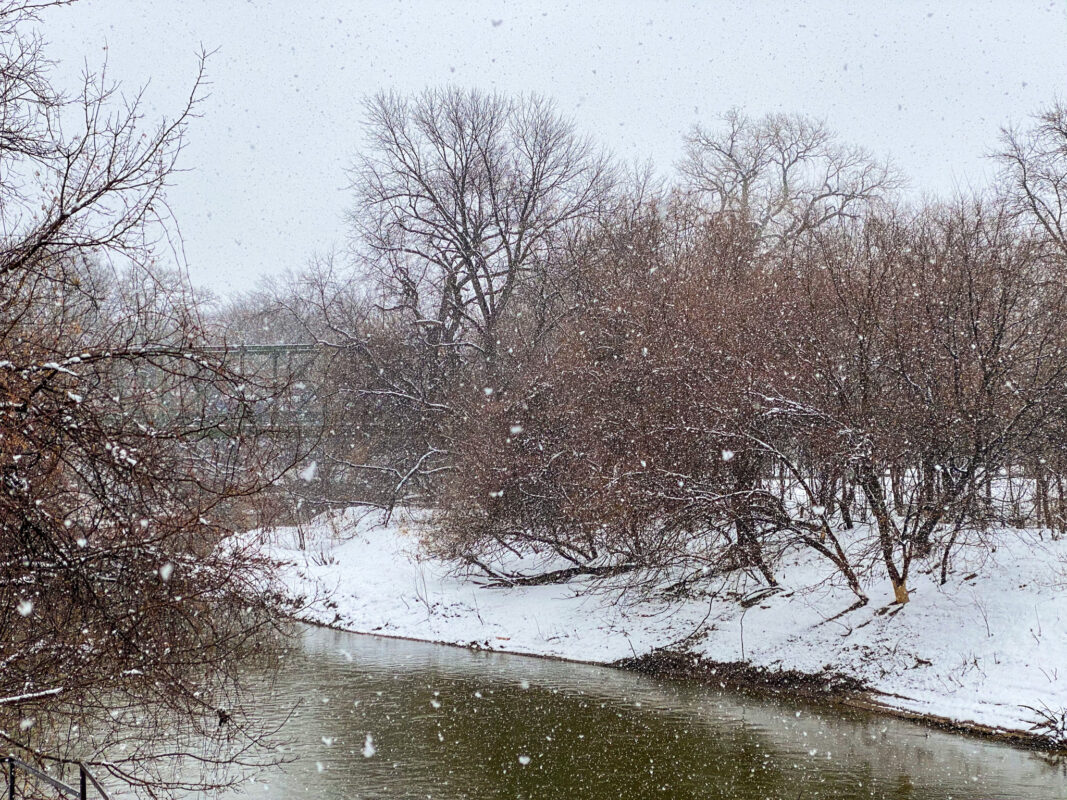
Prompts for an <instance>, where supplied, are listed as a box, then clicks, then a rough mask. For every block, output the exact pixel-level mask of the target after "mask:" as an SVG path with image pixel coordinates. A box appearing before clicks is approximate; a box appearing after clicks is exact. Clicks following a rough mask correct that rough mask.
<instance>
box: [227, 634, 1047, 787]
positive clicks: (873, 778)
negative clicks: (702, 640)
mask: <svg viewBox="0 0 1067 800" xmlns="http://www.w3.org/2000/svg"><path fill="white" fill-rule="evenodd" d="M301 644H302V647H301V648H299V649H297V650H296V651H294V652H292V653H291V654H290V655H289V656H287V658H286V667H285V668H284V669H283V671H282V674H281V676H280V678H279V680H278V682H277V684H276V685H275V689H274V692H273V694H272V695H271V697H270V701H269V702H268V703H266V705H267V706H269V708H265V709H264V712H265V713H268V714H271V715H273V716H275V717H277V718H278V719H281V718H282V717H283V716H284V715H285V714H287V713H289V712H290V711H291V710H292V706H293V704H294V703H297V702H299V706H298V708H297V710H296V713H295V715H294V716H293V718H292V719H291V720H290V721H289V723H288V724H287V726H286V728H285V733H286V735H287V737H288V738H289V740H290V742H291V744H290V745H289V747H288V748H287V749H288V750H289V753H288V755H289V756H290V757H291V758H292V759H293V760H292V762H291V763H290V764H288V765H287V766H286V767H285V768H284V770H279V771H278V772H276V773H274V774H271V775H268V776H260V778H259V781H258V782H256V783H252V782H248V783H246V784H244V785H243V796H246V797H250V798H263V799H264V800H273V798H292V797H314V798H323V799H324V800H333V799H334V798H337V799H338V800H340V799H341V798H344V800H353V799H354V798H372V797H411V798H416V797H417V798H427V797H429V798H442V800H443V799H444V798H468V797H469V798H485V797H508V798H610V799H611V800H628V799H629V798H649V797H670V798H690V797H692V798H729V800H743V799H746V800H747V798H761V799H762V798H775V799H777V798H788V799H789V800H798V799H803V800H813V799H814V798H865V799H866V800H869V799H870V798H923V800H934V799H935V798H945V800H948V798H954V799H955V800H964V799H965V798H1027V800H1043V798H1056V799H1057V800H1062V798H1064V797H1067V794H1065V790H1064V786H1065V785H1067V776H1065V773H1064V769H1063V767H1062V766H1055V765H1053V764H1051V763H1049V761H1048V760H1047V759H1046V758H1045V757H1043V756H1041V755H1038V754H1034V753H1029V752H1027V751H1024V750H1019V749H1015V748H1010V747H1006V746H1003V745H998V744H993V743H987V742H982V741H978V740H973V739H968V738H964V737H961V736H957V735H952V734H946V733H940V732H937V731H931V730H928V729H926V728H923V727H921V726H918V725H913V724H910V723H906V722H901V721H896V720H890V719H885V718H881V717H878V716H875V715H869V714H862V713H854V714H853V713H848V714H843V713H842V712H840V711H839V710H830V709H821V708H815V707H812V706H810V705H805V704H802V703H795V702H789V701H772V700H762V699H752V698H749V697H741V696H738V695H734V694H730V693H727V692H720V691H716V690H714V689H712V688H708V687H705V686H699V685H694V684H689V683H681V682H674V681H660V680H655V679H652V678H647V677H644V676H640V675H636V674H633V673H628V672H622V671H619V670H612V669H607V668H602V667H594V666H587V665H582V664H569V663H562V662H555V661H548V660H543V659H536V658H524V657H520V656H507V655H501V654H496V653H484V652H471V651H467V650H462V649H458V648H452V647H443V646H439V645H430V644H422V643H416V642H405V641H396V640H389V639H379V638H374V637H367V636H357V635H354V634H346V633H340V632H337V631H330V630H325V629H317V628H306V629H304V630H303V631H302V634H301ZM368 736H369V737H370V739H368ZM371 753H373V754H372V755H371Z"/></svg>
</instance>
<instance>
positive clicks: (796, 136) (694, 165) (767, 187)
mask: <svg viewBox="0 0 1067 800" xmlns="http://www.w3.org/2000/svg"><path fill="white" fill-rule="evenodd" d="M679 169H680V171H681V173H682V175H683V178H684V187H685V189H686V190H687V191H689V192H690V193H691V194H692V195H693V196H694V197H695V198H696V199H697V202H698V203H699V204H700V205H702V206H703V207H704V208H705V209H706V210H707V211H709V212H711V213H715V214H726V213H729V214H735V215H740V216H741V217H742V218H743V219H744V220H746V222H748V224H750V225H752V226H753V228H754V229H755V231H756V232H757V234H758V236H759V238H760V239H761V240H762V241H763V243H764V245H765V247H767V248H769V249H774V248H780V247H787V246H789V245H790V244H791V243H793V242H795V240H796V238H797V237H799V236H801V235H802V234H804V233H806V232H808V231H811V230H813V229H815V228H818V227H819V226H821V225H824V224H826V223H827V222H830V221H832V220H835V219H841V218H853V219H854V218H858V217H861V216H863V215H864V214H865V213H867V212H869V211H870V210H871V209H872V208H873V207H875V206H877V205H878V204H879V203H881V202H882V201H884V200H885V199H886V198H887V197H888V196H889V195H891V194H892V192H893V191H894V190H895V189H896V188H897V187H899V186H900V184H901V180H900V178H899V176H898V175H897V173H896V171H895V170H894V169H893V168H892V167H891V166H889V165H888V164H887V163H885V162H882V161H879V160H877V159H875V158H874V157H873V156H872V155H871V154H870V153H868V152H867V151H866V150H863V149H862V148H859V147H853V146H849V145H845V144H842V143H841V142H839V141H838V140H837V139H836V137H835V136H834V135H833V133H832V132H831V131H830V130H829V129H828V128H827V127H826V125H825V124H824V123H822V122H820V121H818V120H814V119H811V118H809V117H805V116H801V115H798V114H768V115H766V116H764V117H762V118H760V119H753V118H751V117H749V116H747V115H746V114H744V113H743V112H741V111H739V110H737V109H734V110H731V111H729V112H727V113H726V114H725V115H724V116H723V118H722V127H721V128H720V129H715V130H709V129H707V128H704V127H702V126H699V125H698V126H696V127H694V128H693V130H692V131H691V132H690V134H689V135H688V136H687V137H686V142H685V156H684V158H683V159H682V162H681V163H680V165H679Z"/></svg>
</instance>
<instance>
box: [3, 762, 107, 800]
mask: <svg viewBox="0 0 1067 800" xmlns="http://www.w3.org/2000/svg"><path fill="white" fill-rule="evenodd" d="M3 761H4V763H5V764H7V800H15V770H16V769H21V770H22V771H23V772H25V773H26V774H27V775H32V776H33V777H34V778H37V779H38V780H40V781H44V782H45V783H47V784H48V785H49V786H51V787H52V788H53V789H58V790H59V791H60V792H62V793H63V794H65V795H68V796H70V797H77V798H78V800H88V797H89V794H88V789H89V784H92V786H93V788H94V789H96V791H97V793H98V794H99V795H100V797H102V798H103V800H111V798H110V797H108V794H107V792H105V791H104V787H103V786H101V785H100V782H99V781H98V780H97V779H96V778H94V777H93V774H92V773H91V772H89V768H88V767H86V766H85V765H84V764H82V763H79V764H78V788H77V789H75V788H74V787H73V786H71V785H69V784H66V783H63V781H61V780H59V779H58V778H53V777H52V776H51V775H49V774H48V773H47V772H42V771H41V770H39V769H37V767H35V766H33V765H32V764H27V763H26V762H25V761H23V760H22V759H21V758H15V757H14V756H5V757H4V759H3Z"/></svg>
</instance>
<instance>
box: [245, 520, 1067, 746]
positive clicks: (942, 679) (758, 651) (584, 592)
mask: <svg viewBox="0 0 1067 800" xmlns="http://www.w3.org/2000/svg"><path fill="white" fill-rule="evenodd" d="M250 535H252V536H258V537H260V539H261V540H262V541H263V543H264V544H265V546H266V547H267V548H268V550H269V552H270V553H271V554H272V555H273V556H274V557H275V558H276V559H278V560H279V561H282V562H284V564H285V566H284V567H283V568H282V569H281V571H280V577H281V579H282V581H283V582H284V584H285V586H286V587H288V591H289V592H290V593H292V594H293V595H294V596H300V595H304V596H306V597H308V598H312V602H311V603H310V605H309V606H308V607H307V609H306V610H305V611H304V612H302V614H303V616H304V618H306V619H308V620H309V621H314V622H320V623H325V624H329V625H333V626H336V627H340V628H344V629H347V630H351V631H357V632H364V633H377V634H386V635H390V636H403V637H410V638H415V639H423V640H427V641H434V642H448V643H453V644H464V645H469V644H475V645H477V646H479V647H484V648H489V649H494V650H501V651H509V652H515V653H531V654H538V655H544V656H555V657H559V658H565V659H572V660H577V661H589V662H601V663H609V662H613V661H616V660H618V659H622V658H627V657H631V656H634V655H642V654H644V653H647V652H649V651H651V650H652V649H654V648H660V647H666V648H673V649H688V650H690V651H692V652H694V653H697V654H699V655H702V656H704V657H706V658H708V659H712V660H715V661H739V660H747V661H748V662H750V663H751V664H753V665H757V666H762V667H768V668H771V669H778V668H781V669H795V670H800V671H803V672H808V673H819V672H823V671H832V672H837V673H844V674H846V675H849V676H853V677H856V678H858V679H860V680H862V681H863V682H864V683H865V684H867V685H868V686H870V687H872V688H873V689H874V690H876V691H878V692H882V693H884V695H885V696H884V697H882V698H879V699H880V700H882V701H883V702H884V703H885V704H886V705H890V706H893V707H895V708H898V709H900V710H905V711H910V712H917V713H921V714H927V715H936V716H940V717H945V718H949V719H951V720H954V721H957V722H961V723H977V724H980V725H985V726H990V727H993V728H1003V729H1006V730H1014V731H1023V730H1027V729H1029V728H1030V726H1031V723H1032V722H1033V721H1034V720H1035V719H1036V717H1037V715H1036V714H1035V713H1034V712H1033V711H1031V710H1029V709H1028V708H1027V706H1029V707H1031V708H1049V709H1052V710H1054V711H1062V710H1063V709H1064V708H1065V707H1067V566H1065V565H1067V541H1064V540H1062V539H1061V540H1060V541H1053V540H1051V539H1050V537H1049V536H1048V535H1047V534H1046V535H1044V536H1043V537H1042V536H1040V535H1039V533H1038V532H1037V531H1024V532H1020V531H1005V532H1003V533H1002V534H1000V535H998V537H997V539H998V545H997V547H996V549H995V551H994V552H984V551H983V552H981V553H980V554H978V553H975V554H972V555H968V553H967V551H966V550H964V551H963V552H962V553H961V554H960V556H959V557H957V558H956V559H955V561H954V566H953V571H952V572H951V573H950V575H949V579H948V582H947V583H946V584H945V585H944V586H941V585H939V580H938V578H939V574H937V571H935V570H931V572H933V574H923V573H920V574H916V575H914V576H913V578H912V579H911V580H910V584H911V588H912V600H911V602H910V603H908V604H907V605H905V606H891V607H890V606H889V603H890V601H891V600H892V599H893V598H892V592H891V589H890V586H889V582H888V580H885V579H877V578H876V579H874V580H873V581H872V582H871V584H870V586H869V587H868V589H869V594H870V596H871V602H870V603H869V604H868V605H866V606H865V607H862V608H860V609H857V610H853V611H850V612H848V613H844V614H842V613H841V612H843V611H845V610H846V609H848V608H849V606H851V605H852V604H853V602H854V600H855V598H854V597H853V595H851V594H850V593H849V592H848V590H847V589H846V588H844V587H843V586H841V585H838V582H837V581H833V580H829V581H828V580H827V576H828V571H827V569H826V566H825V565H826V562H824V561H819V560H816V559H813V558H810V557H808V556H807V555H804V556H798V557H796V558H794V559H793V560H791V561H788V562H787V563H786V564H784V565H783V566H782V567H781V568H780V570H779V574H780V580H781V581H782V584H783V586H784V587H785V591H783V592H781V593H779V594H775V595H772V596H770V597H767V598H765V599H763V600H762V601H760V602H758V603H756V604H754V605H749V607H747V608H746V607H745V606H743V605H742V603H741V602H739V600H740V598H741V596H743V595H744V594H745V592H746V591H751V590H752V589H754V588H755V587H756V584H751V585H748V586H746V585H744V584H741V583H736V581H737V578H732V579H730V580H731V581H734V582H735V583H733V584H731V583H727V584H722V583H718V584H715V585H710V586H709V587H708V588H709V589H711V590H719V591H718V597H717V598H716V599H714V600H710V601H709V600H707V599H701V600H689V601H686V602H670V603H669V602H666V601H663V600H642V601H641V602H637V603H633V602H627V603H623V602H619V597H618V595H617V593H613V592H611V591H606V590H600V591H595V592H589V591H588V589H589V586H588V585H587V584H586V583H584V582H582V581H577V580H576V581H572V582H570V583H565V584H558V585H544V586H529V587H519V588H500V587H487V586H484V585H483V584H484V583H485V581H484V580H479V579H477V578H473V579H472V578H470V577H464V576H461V575H457V574H454V573H453V572H452V571H451V570H450V567H449V565H447V564H444V563H442V562H439V561H435V560H433V559H428V558H426V557H424V556H423V555H421V554H420V551H419V541H418V540H419V537H418V532H417V524H416V523H415V522H414V521H413V520H411V519H410V518H408V519H406V520H405V519H403V518H401V519H394V521H393V522H392V523H391V524H389V525H384V526H383V525H380V524H378V523H377V522H376V521H375V519H374V518H373V517H366V516H363V517H361V516H360V515H358V514H357V513H356V512H354V511H350V512H347V513H346V514H343V515H336V516H333V517H325V516H324V517H320V518H318V519H317V520H315V521H314V522H313V523H312V524H311V525H308V526H304V527H303V529H302V530H298V529H296V528H280V529H275V530H271V531H259V532H253V534H250ZM301 535H302V536H303V541H304V548H305V549H303V550H301V549H298V547H297V544H298V542H299V540H300V536H301ZM745 605H748V604H747V603H746V604H745Z"/></svg>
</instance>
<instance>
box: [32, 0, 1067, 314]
mask: <svg viewBox="0 0 1067 800" xmlns="http://www.w3.org/2000/svg"><path fill="white" fill-rule="evenodd" d="M43 30H44V34H45V37H46V38H47V39H48V40H49V41H50V42H51V45H52V46H51V48H50V53H51V55H52V57H53V58H55V59H57V60H58V61H59V62H60V65H59V70H60V72H59V76H58V77H59V80H60V81H61V82H63V81H70V82H71V83H68V84H67V85H73V82H74V81H75V80H76V78H77V75H78V73H79V72H80V70H81V69H82V67H83V64H84V63H85V61H86V60H87V61H88V62H89V64H90V65H99V64H100V63H101V62H102V60H103V58H104V57H105V56H106V57H107V59H108V64H109V66H108V69H109V72H110V74H111V76H112V77H113V78H115V79H117V80H120V81H121V82H122V84H123V87H124V88H125V89H127V90H131V91H132V90H134V89H136V88H137V87H138V86H140V85H141V84H144V83H146V82H148V81H151V84H150V86H149V89H148V95H147V96H148V103H149V108H150V109H152V110H153V111H154V112H156V113H165V112H169V111H173V110H174V109H176V108H177V107H178V106H179V105H180V102H181V99H182V96H183V94H184V93H185V92H186V91H187V90H188V87H189V85H190V83H191V81H192V79H193V76H194V72H195V68H196V52H197V50H198V49H199V47H200V46H201V45H203V47H204V48H206V49H208V50H217V52H216V53H215V54H214V55H213V56H212V57H211V58H210V60H209V64H208V70H209V76H210V80H211V87H210V97H209V98H208V99H207V100H206V102H205V103H204V104H203V107H202V113H203V117H202V118H201V119H198V120H196V121H195V122H194V124H193V127H192V130H191V136H190V142H189V146H188V148H187V150H186V151H185V153H184V154H183V159H182V166H183V167H184V168H185V170H186V172H184V173H183V174H181V175H179V176H177V178H176V179H175V185H174V187H173V189H172V190H171V192H170V199H171V205H172V207H173V210H174V212H175V214H176V216H177V219H178V222H179V224H180V227H181V233H182V237H183V240H184V243H185V254H186V258H187V262H188V268H189V272H190V274H191V275H192V278H193V280H194V281H195V282H197V283H200V284H202V285H206V286H208V287H210V288H212V289H214V290H215V291H217V292H220V293H225V292H228V291H231V290H242V289H247V288H250V287H252V286H254V285H255V283H256V281H257V279H258V278H259V276H261V275H264V274H268V273H276V272H280V271H283V270H285V269H289V268H293V269H299V268H300V267H301V266H303V265H304V264H305V263H306V262H307V261H308V259H309V258H310V257H311V256H312V255H314V254H316V253H318V254H323V253H326V252H327V251H329V250H330V249H331V248H333V247H339V246H343V244H344V242H345V235H346V234H345V224H344V212H345V210H346V208H347V207H348V206H349V203H350V197H349V192H348V191H347V190H346V188H345V187H346V177H345V169H346V167H347V166H348V165H349V164H350V163H351V161H352V158H353V156H354V154H355V153H357V152H358V151H359V148H360V145H361V142H360V129H359V117H360V110H359V100H360V98H362V97H364V96H365V95H367V94H371V93H373V92H375V91H378V90H381V89H397V90H400V91H405V92H407V91H416V90H418V89H421V88H423V87H426V86H430V85H437V84H443V83H454V84H457V85H460V86H478V87H484V88H492V89H500V90H502V91H507V92H519V91H530V90H533V91H538V92H542V93H545V94H548V95H551V96H552V97H554V98H556V99H557V101H558V103H559V107H560V109H561V110H562V111H563V112H564V113H565V114H567V115H569V116H571V117H572V118H573V119H574V120H575V121H576V123H577V125H578V127H579V128H580V129H582V130H583V131H585V132H588V133H590V134H592V135H594V136H595V137H597V138H598V139H599V140H600V141H602V142H603V143H604V144H605V145H606V146H607V147H608V148H609V149H610V150H612V151H613V152H615V153H616V154H617V155H618V156H620V157H622V158H624V159H627V160H633V159H640V160H644V159H646V158H650V159H652V161H653V162H654V163H655V164H656V165H657V167H659V168H660V169H661V170H662V171H665V172H666V171H668V170H670V169H671V166H672V164H673V163H674V161H675V160H676V159H677V158H678V156H679V152H680V149H681V139H682V136H683V134H684V133H685V131H686V130H687V129H688V128H689V127H690V126H691V125H693V124H694V123H696V122H698V121H700V122H705V123H707V122H712V121H714V119H715V118H716V117H717V116H718V115H720V114H722V113H723V112H724V111H725V110H727V109H728V108H730V107H731V106H740V107H743V108H744V109H746V110H747V111H748V112H750V113H752V114H762V113H765V112H768V111H800V112H804V113H807V114H811V115H814V116H818V117H823V118H825V119H826V120H827V121H828V122H829V123H830V125H831V127H833V128H834V129H836V130H837V131H838V132H839V133H840V134H841V135H842V136H843V137H844V138H845V139H847V140H849V141H853V142H856V143H859V144H863V145H865V146H866V147H868V148H870V149H871V150H873V151H875V152H876V153H879V154H883V155H887V156H890V157H892V158H893V159H894V160H895V161H896V163H897V164H898V165H899V166H900V167H902V168H903V170H904V171H905V172H906V173H907V174H908V175H909V176H910V178H911V182H912V187H913V189H914V190H916V191H929V192H934V193H949V192H951V191H953V189H954V188H956V187H960V186H966V185H968V184H970V183H978V182H981V181H982V180H983V178H984V176H985V175H986V174H987V169H988V166H987V164H986V162H984V161H983V155H984V154H985V153H986V152H988V151H989V149H990V148H992V147H993V145H994V144H995V141H996V136H997V132H998V129H999V128H1000V126H1001V125H1002V124H1004V123H1007V122H1010V121H1020V120H1022V119H1023V118H1025V116H1026V115H1028V114H1029V113H1031V112H1033V111H1034V110H1036V109H1038V108H1039V107H1041V106H1043V105H1045V104H1047V103H1048V102H1050V101H1052V100H1053V99H1054V98H1057V97H1059V98H1067V2H1065V0H1055V2H1053V1H1052V0H1041V1H1040V2H1031V1H1030V0H999V1H995V0H986V1H985V2H980V1H978V0H970V1H968V2H953V0H923V1H919V0H911V1H909V0H885V1H884V2H880V1H878V0H840V1H838V0H822V1H819V2H816V1H814V0H813V1H811V2H804V0H787V1H785V2H769V1H768V2H761V1H760V0H738V2H722V1H721V0H707V1H706V2H652V1H651V0H645V1H644V2H629V3H625V2H610V1H609V0H598V1H597V2H593V1H592V0H582V1H581V2H523V3H502V2H483V3H474V2H465V3H460V2H453V3H446V2H410V1H409V0H403V1H402V2H398V0H381V1H380V2H378V1H373V2H372V1H371V0H359V1H358V2H357V1H356V0H350V1H349V2H341V1H340V0H333V1H330V2H328V1H327V0H304V2H302V3H301V2H294V0H284V1H279V2H270V1H268V0H263V1H260V0H257V1H256V2H252V1H251V0H246V1H243V2H242V1H240V0H181V2H177V0H82V2H79V3H77V4H75V5H74V6H72V7H68V8H61V9H56V10H53V11H50V12H49V13H48V15H47V17H46V19H45V24H44V27H43Z"/></svg>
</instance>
